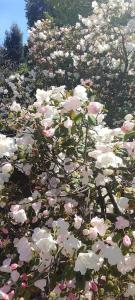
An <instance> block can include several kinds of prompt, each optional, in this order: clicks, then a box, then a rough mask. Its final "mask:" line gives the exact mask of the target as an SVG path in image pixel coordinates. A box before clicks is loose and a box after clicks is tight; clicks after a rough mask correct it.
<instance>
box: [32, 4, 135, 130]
mask: <svg viewBox="0 0 135 300" xmlns="http://www.w3.org/2000/svg"><path fill="white" fill-rule="evenodd" d="M92 7H93V14H92V15H91V16H90V17H88V18H83V17H81V16H80V22H79V23H77V24H76V25H75V26H74V27H61V28H57V27H56V26H55V25H54V24H53V23H52V22H51V21H50V20H48V21H38V22H37V23H36V25H35V27H33V28H32V29H31V31H30V43H29V46H30V47H29V53H30V57H31V60H32V62H33V61H34V63H35V66H36V67H37V70H38V72H37V80H38V81H41V82H42V83H43V87H45V86H46V88H47V87H48V86H52V85H57V86H60V85H63V84H64V85H66V86H67V87H68V88H69V89H72V88H73V87H75V86H76V85H77V84H79V83H80V80H81V79H84V80H85V84H88V85H89V86H90V88H91V87H92V89H94V90H95V91H96V95H97V97H98V100H99V101H101V102H102V103H104V104H106V107H107V109H108V110H109V114H108V122H109V123H110V124H111V125H112V123H113V121H114V120H117V121H121V119H122V118H123V117H124V115H125V114H127V113H129V112H132V110H134V108H135V106H134V105H135V104H134V94H135V90H134V86H135V82H134V78H135V76H134V75H135V64H134V61H135V54H134V53H135V44H134V38H135V21H134V15H135V8H134V1H124V0H116V1H112V0H108V1H103V3H102V2H101V3H100V2H99V3H98V2H96V1H93V3H92Z"/></svg>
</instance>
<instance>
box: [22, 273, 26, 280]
mask: <svg viewBox="0 0 135 300" xmlns="http://www.w3.org/2000/svg"><path fill="white" fill-rule="evenodd" d="M22 281H27V274H26V273H23V274H22Z"/></svg>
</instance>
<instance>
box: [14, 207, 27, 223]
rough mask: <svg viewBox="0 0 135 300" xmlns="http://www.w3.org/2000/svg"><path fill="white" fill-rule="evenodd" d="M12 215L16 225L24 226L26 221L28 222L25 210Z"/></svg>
mask: <svg viewBox="0 0 135 300" xmlns="http://www.w3.org/2000/svg"><path fill="white" fill-rule="evenodd" d="M11 215H12V217H13V219H14V220H15V222H16V223H21V224H23V223H24V222H25V221H27V216H26V213H25V210H24V209H20V210H17V211H14V212H12V213H11Z"/></svg>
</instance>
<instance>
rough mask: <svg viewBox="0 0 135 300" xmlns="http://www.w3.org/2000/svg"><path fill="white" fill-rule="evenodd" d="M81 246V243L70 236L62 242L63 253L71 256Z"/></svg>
mask: <svg viewBox="0 0 135 300" xmlns="http://www.w3.org/2000/svg"><path fill="white" fill-rule="evenodd" d="M81 245H82V243H81V241H79V240H78V239H76V238H75V237H74V236H73V235H70V236H69V237H68V238H67V239H65V240H64V241H63V247H64V252H65V253H68V254H70V255H73V253H74V251H77V250H78V249H79V248H80V247H81Z"/></svg>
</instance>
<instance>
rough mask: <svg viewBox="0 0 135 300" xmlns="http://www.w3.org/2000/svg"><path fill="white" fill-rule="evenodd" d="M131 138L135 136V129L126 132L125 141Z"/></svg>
mask: <svg viewBox="0 0 135 300" xmlns="http://www.w3.org/2000/svg"><path fill="white" fill-rule="evenodd" d="M130 138H135V131H131V132H129V133H126V134H125V136H124V141H127V140H128V139H130Z"/></svg>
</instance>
